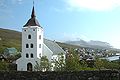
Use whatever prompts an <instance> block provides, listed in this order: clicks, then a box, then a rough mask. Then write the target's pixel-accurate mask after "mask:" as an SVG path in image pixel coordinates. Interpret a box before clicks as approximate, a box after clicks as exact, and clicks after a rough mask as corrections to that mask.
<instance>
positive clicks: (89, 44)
mask: <svg viewBox="0 0 120 80" xmlns="http://www.w3.org/2000/svg"><path fill="white" fill-rule="evenodd" d="M65 43H67V44H71V45H77V46H81V47H90V48H95V49H111V48H112V46H111V45H110V44H109V43H107V42H102V41H93V40H91V41H88V42H87V41H84V40H79V41H66V42H65Z"/></svg>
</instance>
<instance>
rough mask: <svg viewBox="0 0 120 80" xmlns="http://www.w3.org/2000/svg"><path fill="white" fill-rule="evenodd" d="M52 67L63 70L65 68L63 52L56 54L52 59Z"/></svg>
mask: <svg viewBox="0 0 120 80" xmlns="http://www.w3.org/2000/svg"><path fill="white" fill-rule="evenodd" d="M52 64H53V69H54V70H55V71H64V70H65V56H64V54H63V53H60V54H58V55H57V59H55V60H53V61H52Z"/></svg>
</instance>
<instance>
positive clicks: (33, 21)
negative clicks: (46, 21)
mask: <svg viewBox="0 0 120 80" xmlns="http://www.w3.org/2000/svg"><path fill="white" fill-rule="evenodd" d="M26 26H39V27H41V26H40V24H39V22H38V21H37V19H36V15H35V10H34V6H33V9H32V14H31V18H30V19H29V20H28V22H27V23H26V24H25V25H24V26H23V27H26Z"/></svg>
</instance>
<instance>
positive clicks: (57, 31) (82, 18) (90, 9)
mask: <svg viewBox="0 0 120 80" xmlns="http://www.w3.org/2000/svg"><path fill="white" fill-rule="evenodd" d="M34 1H35V11H36V16H37V19H38V21H39V22H40V25H41V26H42V27H43V28H44V35H45V38H48V39H51V40H58V41H67V40H80V39H83V40H86V41H89V40H99V41H104V42H108V43H110V44H111V45H112V46H114V47H115V48H120V0H34ZM32 6H33V0H0V28H7V29H13V30H17V31H21V28H22V26H23V25H24V24H25V23H26V22H27V20H28V19H29V18H30V15H31V9H32Z"/></svg>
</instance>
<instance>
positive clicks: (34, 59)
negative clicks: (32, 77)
mask: <svg viewBox="0 0 120 80" xmlns="http://www.w3.org/2000/svg"><path fill="white" fill-rule="evenodd" d="M43 33H44V30H43V27H41V25H40V24H39V22H38V21H37V19H36V15H35V9H34V6H33V9H32V14H31V18H30V19H29V20H28V22H27V23H26V24H25V25H24V26H23V28H22V53H21V57H20V58H19V59H17V60H16V64H17V71H34V66H35V65H36V63H39V61H40V58H41V57H42V56H47V58H48V60H49V61H51V60H53V59H56V58H57V55H58V54H60V53H63V54H64V56H65V51H64V50H63V49H62V48H61V47H60V46H59V45H58V44H57V43H56V42H55V41H51V40H47V39H44V36H43Z"/></svg>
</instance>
